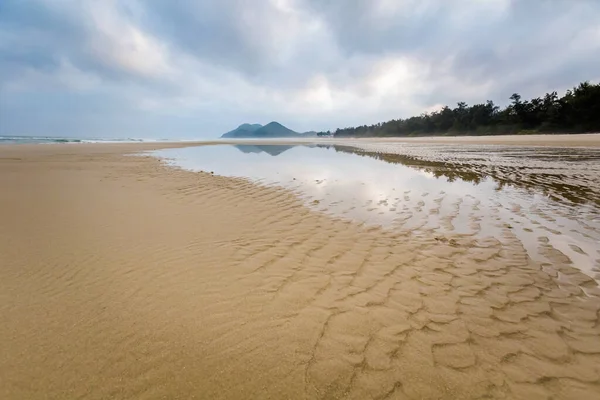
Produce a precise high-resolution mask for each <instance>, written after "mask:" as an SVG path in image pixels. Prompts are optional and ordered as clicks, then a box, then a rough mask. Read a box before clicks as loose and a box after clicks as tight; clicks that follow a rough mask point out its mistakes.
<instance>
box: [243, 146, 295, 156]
mask: <svg viewBox="0 0 600 400" xmlns="http://www.w3.org/2000/svg"><path fill="white" fill-rule="evenodd" d="M233 147H235V148H236V149H238V150H239V151H241V152H242V153H267V154H269V155H271V156H278V155H280V154H281V153H283V152H284V151H287V150H289V149H291V148H292V147H294V146H280V145H256V146H255V145H247V144H246V145H244V144H238V145H233Z"/></svg>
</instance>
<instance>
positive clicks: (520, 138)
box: [0, 133, 600, 152]
mask: <svg viewBox="0 0 600 400" xmlns="http://www.w3.org/2000/svg"><path fill="white" fill-rule="evenodd" d="M352 142H356V143H369V142H372V143H381V142H391V143H408V144H419V143H422V144H448V145H452V144H457V145H460V144H480V145H506V146H513V145H514V146H540V147H546V146H549V147H593V148H595V147H600V133H585V134H570V135H569V134H545V135H539V134H535V135H497V136H427V137H367V138H303V139H298V138H289V139H287V138H286V139H280V138H272V139H220V138H218V139H210V140H208V139H207V140H198V141H179V142H167V141H165V142H123V143H114V142H108V143H102V142H97V143H17V144H0V152H6V151H7V150H8V149H11V148H14V147H15V146H17V147H19V148H23V147H28V146H36V147H37V146H40V145H43V147H44V146H86V147H87V146H97V145H100V146H109V147H108V148H110V147H113V148H119V147H120V146H125V147H132V148H134V149H139V150H133V152H135V151H151V150H159V149H166V148H175V147H193V146H206V145H218V144H256V143H261V144H306V143H339V144H348V143H352Z"/></svg>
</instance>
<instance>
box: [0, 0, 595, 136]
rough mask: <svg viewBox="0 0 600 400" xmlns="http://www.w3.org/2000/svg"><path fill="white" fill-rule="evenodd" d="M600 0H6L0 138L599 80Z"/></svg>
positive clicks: (432, 104) (203, 130) (368, 120)
mask: <svg viewBox="0 0 600 400" xmlns="http://www.w3.org/2000/svg"><path fill="white" fill-rule="evenodd" d="M599 21H600V1H598V0H252V1H247V0H214V1H204V0H196V1H193V0H0V135H51V136H72V137H140V138H145V137H147V138H207V137H216V136H219V135H220V134H222V133H224V132H226V131H229V130H231V129H233V128H235V127H236V126H238V125H240V124H241V123H245V122H249V123H261V124H266V123H268V122H270V121H273V120H275V121H278V122H280V123H282V124H284V125H286V126H288V127H289V128H291V129H294V130H296V131H308V130H317V131H321V130H334V129H336V128H338V127H348V126H356V125H363V124H372V123H377V122H383V121H386V120H390V119H397V118H406V117H410V116H412V115H419V114H421V113H423V112H429V111H433V110H436V109H439V108H440V107H441V106H442V105H445V104H448V105H451V106H452V105H454V104H456V103H457V102H459V101H465V102H467V103H469V104H475V103H482V102H485V101H486V100H488V99H490V100H494V101H495V102H496V103H497V104H500V105H505V104H506V103H508V101H509V100H508V98H509V97H510V95H511V94H512V93H515V92H518V93H520V94H521V95H522V96H523V97H524V98H530V97H535V96H540V95H543V94H544V93H546V92H550V91H553V90H556V91H558V92H559V94H560V93H564V91H565V90H567V89H569V88H571V87H573V86H575V85H577V84H578V83H579V82H582V81H586V80H589V81H591V82H595V83H597V82H598V81H600V22H599Z"/></svg>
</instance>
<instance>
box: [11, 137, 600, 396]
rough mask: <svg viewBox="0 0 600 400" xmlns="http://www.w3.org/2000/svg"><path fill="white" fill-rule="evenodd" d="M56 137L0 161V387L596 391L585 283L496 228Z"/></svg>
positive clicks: (215, 392)
mask: <svg viewBox="0 0 600 400" xmlns="http://www.w3.org/2000/svg"><path fill="white" fill-rule="evenodd" d="M127 148H130V147H127ZM56 149H61V150H60V151H57V150H52V151H50V150H48V151H47V152H34V153H27V152H26V151H23V152H22V154H20V155H19V157H20V158H22V159H23V160H13V159H6V158H5V159H2V160H0V185H2V187H3V188H7V190H3V191H2V192H0V210H2V215H1V217H2V218H1V219H0V221H2V222H1V223H0V255H1V263H0V282H1V283H0V284H1V287H2V290H1V291H0V337H2V338H3V340H2V341H0V354H1V357H0V377H1V379H0V394H1V395H2V397H3V398H8V399H13V398H14V399H17V398H28V399H34V398H40V399H41V398H98V399H104V398H140V399H144V398H148V399H154V398H207V399H208V398H211V399H212V398H321V399H332V398H356V399H369V398H374V399H393V398H398V399H404V398H406V399H441V398H444V399H456V398H474V399H475V398H523V399H534V398H550V397H552V398H556V399H573V398H577V399H587V398H589V399H595V398H598V396H599V395H600V346H599V343H600V319H599V318H600V314H599V312H600V298H599V297H598V290H597V285H596V283H595V282H594V281H593V280H591V279H590V278H589V276H586V275H585V274H583V273H582V272H581V271H580V270H578V269H576V268H574V267H573V266H572V265H570V264H569V263H563V262H560V261H559V258H556V259H555V261H554V262H552V263H548V264H547V265H542V264H540V263H539V262H536V261H534V260H532V259H531V257H530V256H529V255H528V253H527V250H526V248H525V247H524V246H523V243H522V241H521V240H520V239H519V237H518V235H516V234H515V233H514V232H513V230H511V229H510V228H508V227H506V228H505V229H504V230H503V232H502V240H497V239H492V238H477V237H475V236H472V235H461V234H452V233H448V234H447V235H444V236H443V237H442V236H439V237H436V236H435V235H432V234H430V233H427V232H425V231H423V232H410V231H408V230H404V231H403V230H385V229H382V228H379V227H370V226H366V225H359V224H356V223H354V222H351V221H348V220H344V219H342V218H332V217H331V216H328V215H325V214H323V213H318V212H315V211H312V210H310V209H308V208H306V207H305V206H304V205H303V203H302V201H301V200H299V199H298V198H297V197H296V196H294V195H293V194H292V193H290V192H288V191H285V190H281V189H277V188H273V187H270V188H266V187H261V186H257V185H255V184H253V183H251V182H248V181H245V180H242V179H232V178H223V177H219V176H215V175H211V174H206V173H204V174H203V173H191V172H185V171H180V170H175V169H170V168H167V167H164V166H162V165H160V164H159V162H158V161H156V160H155V159H153V158H150V157H146V158H144V157H124V156H120V155H119V153H120V152H122V151H123V150H120V149H122V148H121V147H110V148H108V147H107V149H110V150H106V151H99V150H98V151H96V152H91V151H90V150H89V147H85V146H83V147H81V148H79V149H73V148H71V147H62V146H61V147H56ZM63 149H68V150H63ZM432 199H433V200H435V196H432ZM464 201H465V202H469V201H470V200H469V199H465V200H464ZM457 207H458V208H459V209H460V208H461V207H463V204H458V205H457ZM470 207H471V206H470ZM554 256H556V257H558V256H557V255H554Z"/></svg>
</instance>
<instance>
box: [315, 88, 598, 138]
mask: <svg viewBox="0 0 600 400" xmlns="http://www.w3.org/2000/svg"><path fill="white" fill-rule="evenodd" d="M510 100H511V102H510V104H509V105H508V106H506V107H505V108H503V109H501V108H500V107H498V106H496V105H495V104H494V102H493V101H491V100H488V101H486V102H485V103H483V104H474V105H472V106H469V105H467V104H466V103H464V102H460V103H458V104H457V106H456V107H455V108H450V107H448V106H446V107H443V108H442V109H441V110H439V111H436V112H432V113H425V114H422V115H420V116H416V117H410V118H407V119H394V120H391V121H387V122H382V123H378V124H374V125H370V126H367V125H363V126H357V127H350V128H343V129H337V130H336V131H335V132H333V133H332V132H320V133H319V134H318V135H319V136H330V135H333V136H335V137H369V136H390V137H391V136H434V135H447V136H456V135H502V134H533V133H584V132H600V84H592V83H590V82H583V83H580V84H579V86H577V87H575V88H573V89H572V90H568V91H567V92H566V93H565V95H564V96H562V97H559V96H558V94H557V92H552V93H547V94H546V95H544V96H543V97H536V98H534V99H531V100H523V99H522V97H521V96H520V95H519V94H517V93H515V94H513V95H512V96H511V97H510Z"/></svg>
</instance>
